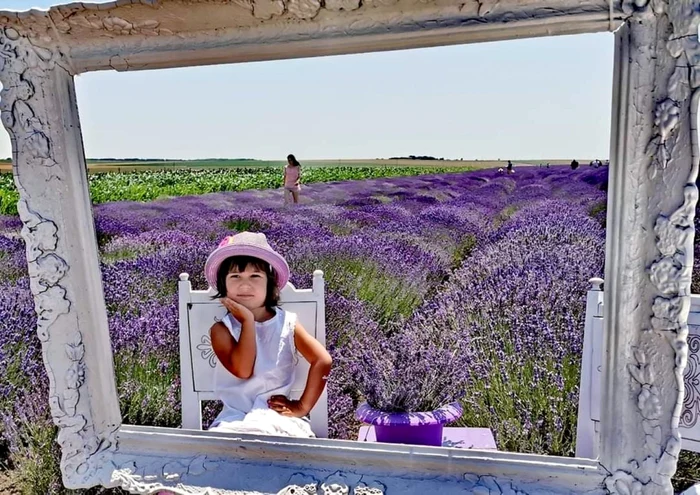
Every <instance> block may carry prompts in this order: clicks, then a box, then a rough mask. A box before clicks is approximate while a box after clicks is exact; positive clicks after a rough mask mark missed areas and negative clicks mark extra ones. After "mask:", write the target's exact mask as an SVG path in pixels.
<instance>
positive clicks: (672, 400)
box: [0, 0, 700, 494]
mask: <svg viewBox="0 0 700 495" xmlns="http://www.w3.org/2000/svg"><path fill="white" fill-rule="evenodd" d="M699 23H700V0H550V1H543V0H478V1H477V0H117V1H115V2H112V3H108V4H99V5H91V4H87V3H75V4H70V5H66V6H63V7H54V8H52V9H50V10H49V11H30V12H27V13H14V12H3V11H0V81H1V82H2V85H3V90H2V93H1V98H2V99H1V101H0V110H1V111H2V122H3V124H4V126H5V127H6V129H7V130H8V132H9V134H10V136H11V140H12V146H13V170H14V176H15V182H16V185H17V188H18V189H19V192H20V202H19V208H18V209H19V214H20V217H21V220H22V223H23V229H22V236H23V237H24V240H25V242H26V246H27V261H28V264H29V274H30V278H31V290H32V293H33V296H34V301H35V307H36V311H37V314H38V323H37V334H38V336H39V338H40V339H41V341H42V344H43V357H44V362H45V364H46V368H47V371H48V375H49V378H50V398H49V400H50V406H51V413H52V416H53V419H54V421H55V423H56V424H57V425H58V426H59V427H60V433H59V437H58V442H59V444H60V446H61V450H62V461H61V468H62V475H63V482H64V484H65V485H66V486H68V487H73V488H77V487H89V486H95V485H104V486H120V487H122V488H124V489H126V490H129V491H131V492H133V493H155V492H157V491H158V490H160V489H162V488H163V487H171V491H174V492H180V493H223V492H224V491H225V490H234V491H235V493H289V494H291V493H296V494H299V493H303V494H312V493H317V492H318V493H324V494H335V493H338V494H341V493H355V494H389V493H390V494H409V493H431V492H433V493H440V494H450V493H478V494H492V493H504V494H522V493H532V494H535V493H537V494H547V493H620V494H656V493H672V488H671V483H670V479H671V476H672V474H673V473H674V471H675V467H676V460H677V456H678V452H679V450H680V441H681V439H680V437H679V433H678V424H679V414H680V410H681V407H682V404H683V370H684V367H685V365H686V360H687V353H688V346H687V339H686V337H687V315H688V307H689V294H690V277H691V270H692V265H693V240H694V213H695V206H696V202H697V197H698V192H697V188H696V186H695V180H696V177H697V172H698V160H699V152H698V132H697V107H698V100H700V96H699V95H700V43H699V42H698V24H699ZM600 31H614V32H615V44H616V47H615V71H614V74H615V76H614V82H613V112H612V140H611V141H612V145H611V156H610V159H611V162H610V163H611V165H610V181H609V198H608V218H607V230H608V238H607V251H606V267H605V281H606V287H605V322H606V328H605V335H606V344H607V349H608V352H607V356H606V358H605V360H604V366H603V376H604V380H603V385H602V412H601V428H602V432H601V438H602V444H601V445H600V458H599V459H597V460H591V459H575V458H562V457H550V456H540V455H526V454H515V453H506V452H492V451H489V452H487V451H463V450H458V449H451V448H434V447H409V446H397V445H386V444H363V443H359V442H352V441H340V440H294V439H280V438H275V437H266V438H263V437H246V436H244V435H236V436H231V435H228V436H227V435H222V434H218V435H217V434H213V433H209V432H206V431H203V432H202V431H190V430H179V429H168V428H149V427H137V426H130V425H123V424H122V422H121V418H120V413H119V404H118V399H117V393H116V387H115V378H114V370H113V364H112V355H111V346H110V341H109V333H108V328H107V317H106V311H105V303H104V297H103V290H102V284H101V276H100V269H99V264H98V252H97V244H96V239H95V229H94V222H93V219H92V210H91V203H90V197H89V191H88V183H87V172H86V163H85V156H84V152H83V146H82V136H81V131H80V122H79V119H78V109H77V104H76V98H75V90H74V83H73V77H74V76H75V75H76V74H80V73H83V72H87V71H95V70H106V69H116V70H138V69H141V70H142V69H152V68H164V67H179V66H188V65H204V64H219V63H232V62H246V61H253V60H272V59H282V58H290V57H311V56H319V55H331V54H343V53H359V52H369V51H380V50H391V49H401V48H414V47H427V46H438V45H448V44H457V43H472V42H480V41H493V40H503V39H513V38H521V37H532V36H550V35H562V34H576V33H587V32H600ZM458 63H465V64H466V63H469V61H468V60H461V61H458ZM572 90H575V89H574V88H572ZM513 91H517V87H514V88H513ZM206 487H211V488H206Z"/></svg>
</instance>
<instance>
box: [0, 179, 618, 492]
mask: <svg viewBox="0 0 700 495" xmlns="http://www.w3.org/2000/svg"><path fill="white" fill-rule="evenodd" d="M606 180H607V179H606V170H605V169H601V170H592V169H584V170H578V171H571V170H569V169H567V168H558V167H555V168H552V169H524V168H522V169H519V170H518V173H517V174H515V175H513V176H502V175H498V174H497V173H496V172H495V171H479V172H470V173H460V174H446V175H435V176H421V177H412V178H396V179H377V180H366V181H356V182H334V183H325V184H315V185H311V186H309V187H306V188H305V189H304V198H305V203H304V204H303V205H301V206H299V207H284V206H280V204H281V202H282V198H281V193H280V192H279V191H270V190H268V191H246V192H239V193H218V194H210V195H205V196H196V197H182V198H176V199H172V200H167V201H158V202H153V203H146V204H144V203H111V204H105V205H100V206H98V207H97V208H96V211H95V221H96V228H97V234H98V241H99V245H100V253H101V256H102V261H103V264H102V270H103V281H104V291H105V298H106V302H107V308H108V316H109V323H110V332H111V336H112V342H113V347H114V354H115V367H116V371H117V381H118V390H119V394H120V400H121V406H122V414H123V417H124V421H125V422H129V423H136V424H154V425H163V426H178V424H179V414H180V406H179V383H178V380H179V378H178V375H179V359H178V321H177V295H176V290H177V277H178V275H179V273H181V272H188V273H190V274H191V280H192V281H193V284H194V286H195V288H204V280H203V276H202V267H203V265H204V261H205V259H206V256H207V255H208V253H209V252H210V251H211V249H212V248H213V247H214V246H215V245H216V243H217V241H218V239H220V238H221V237H222V236H224V235H226V234H229V233H231V232H232V231H240V230H256V231H262V232H265V233H266V234H267V235H268V238H269V240H270V242H271V244H273V245H274V246H275V247H276V248H277V249H279V250H280V251H281V252H282V253H283V254H284V255H285V256H286V257H287V259H288V261H289V263H290V266H291V268H292V272H293V274H294V277H293V283H295V284H296V285H297V286H308V285H309V284H310V274H311V272H312V271H313V270H314V269H317V268H320V269H322V270H324V271H325V272H326V278H327V288H328V291H327V296H326V301H327V310H326V311H327V313H326V314H327V334H328V336H327V340H328V347H329V349H330V351H331V353H332V355H333V357H334V361H335V366H334V369H333V371H332V374H331V378H330V381H329V409H330V410H329V413H330V418H329V426H330V432H331V436H333V437H336V438H353V437H354V436H355V435H356V428H357V423H356V421H355V420H354V409H355V407H356V405H357V402H358V400H360V399H361V397H360V394H359V392H358V384H363V385H364V386H372V383H373V382H372V376H373V375H374V373H375V372H376V373H384V374H386V373H395V374H399V375H400V378H401V381H402V383H405V386H403V387H401V390H393V389H386V390H380V391H379V394H378V395H380V396H382V397H384V396H385V397H386V399H387V402H392V401H394V402H395V401H396V400H397V396H396V394H402V396H401V397H400V398H399V400H409V401H410V400H411V397H418V396H420V395H421V393H422V391H423V390H424V389H425V386H426V377H435V378H436V379H437V378H439V379H443V380H446V381H448V382H450V383H451V384H454V383H457V382H458V383H460V384H462V385H461V386H462V387H463V388H464V390H465V395H464V398H463V402H464V405H465V414H464V416H463V418H462V422H463V423H466V424H469V425H472V426H485V427H489V428H492V429H493V430H494V432H495V433H496V436H497V442H498V444H499V448H501V449H507V450H518V451H529V452H547V453H556V454H564V455H568V454H571V453H572V452H573V440H574V436H575V435H574V431H573V429H574V427H575V417H576V407H577V389H578V380H579V366H580V354H581V346H582V332H583V318H584V309H585V305H584V299H585V292H586V289H587V280H588V279H589V278H590V277H592V276H599V275H601V271H602V265H603V256H604V229H603V227H602V226H601V224H602V221H601V219H600V218H595V216H596V215H593V216H592V212H596V211H598V209H599V206H600V205H601V204H603V203H604V200H605V192H604V189H605V188H604V187H603V186H604V185H605V183H606ZM598 216H600V215H598ZM18 231H19V223H18V220H17V218H15V217H0V234H1V235H0V260H1V261H0V286H2V287H0V289H2V290H0V343H1V345H0V374H1V375H2V376H4V377H7V378H6V379H5V380H3V381H2V382H1V383H0V413H2V415H3V417H4V422H3V423H2V425H1V426H0V429H1V431H0V433H1V434H2V438H3V441H4V444H5V445H7V447H8V448H9V449H10V451H9V454H10V455H11V457H12V460H13V461H14V462H15V463H16V464H18V465H20V466H19V467H20V468H22V469H25V471H27V472H30V471H31V472H30V473H29V474H27V475H26V476H27V477H28V478H31V477H32V476H35V477H40V476H41V475H40V474H39V473H34V471H32V469H33V468H31V466H32V465H34V464H36V463H37V459H38V458H42V456H43V457H46V456H49V455H50V454H51V453H52V449H54V448H55V447H53V446H52V445H51V443H50V442H49V444H48V445H47V444H46V439H47V438H50V432H51V429H47V428H46V427H45V425H47V424H48V423H49V419H48V418H49V416H48V410H47V409H48V408H47V407H46V406H45V405H46V404H47V400H46V395H47V386H48V384H47V379H46V376H45V373H44V370H43V365H42V363H41V357H40V349H39V344H38V339H36V338H35V336H34V323H35V316H34V314H33V304H32V301H31V297H30V294H29V290H28V281H27V277H26V265H25V261H24V250H23V245H22V242H21V240H20V239H19V236H18ZM446 338H447V339H450V340H451V342H452V344H453V345H457V346H458V348H460V349H462V351H463V352H457V353H453V354H452V355H450V356H449V358H450V359H453V360H454V363H455V365H454V366H451V367H450V369H453V370H455V371H453V372H451V373H449V374H444V373H438V371H440V370H436V369H434V365H433V364H432V363H434V362H436V359H434V358H435V356H436V353H438V354H439V353H440V352H444V349H442V350H441V347H440V345H436V342H442V341H444V340H445V339H446ZM401 339H408V340H409V341H414V342H415V341H417V342H420V343H421V345H419V346H416V345H413V346H405V345H401ZM404 342H408V341H405V340H404ZM376 344H381V345H380V346H379V347H377V346H376ZM377 348H380V349H381V350H382V351H381V352H387V353H390V352H397V349H409V348H410V349H414V350H415V349H418V351H417V352H416V351H412V352H406V353H404V355H401V356H397V358H396V359H394V360H393V361H392V360H388V359H387V360H382V359H374V360H369V362H370V364H371V365H372V366H374V367H375V369H374V370H373V369H368V367H367V366H359V364H360V363H361V362H363V360H364V362H367V359H366V358H367V357H368V356H371V355H377V354H376V353H373V352H370V350H372V349H374V350H376V349H377ZM379 357H381V355H379ZM441 359H443V360H444V359H445V356H444V355H443V356H441ZM389 362H394V363H397V366H396V367H395V368H394V369H391V370H387V369H386V367H387V366H388V365H387V364H386V363H389ZM374 376H376V375H374ZM29 404H37V405H36V406H29ZM215 407H216V406H215V405H214V404H210V405H209V406H208V411H207V413H208V416H209V417H211V415H212V414H213V413H214V409H215ZM37 425H39V426H40V427H38V426H37ZM47 431H49V433H46V432H47ZM53 453H55V452H53ZM46 462H51V461H46ZM53 462H54V464H55V460H54V461H53ZM43 469H44V472H46V466H44V467H43ZM44 476H45V475H44ZM31 479H32V480H33V479H34V478H31ZM31 482H32V483H41V481H40V480H39V481H36V480H35V481H31Z"/></svg>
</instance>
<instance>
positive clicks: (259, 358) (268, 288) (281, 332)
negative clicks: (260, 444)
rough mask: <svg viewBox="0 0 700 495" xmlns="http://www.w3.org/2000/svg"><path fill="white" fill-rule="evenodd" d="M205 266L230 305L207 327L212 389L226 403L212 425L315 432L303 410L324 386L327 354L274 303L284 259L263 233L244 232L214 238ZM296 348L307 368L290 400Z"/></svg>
mask: <svg viewBox="0 0 700 495" xmlns="http://www.w3.org/2000/svg"><path fill="white" fill-rule="evenodd" d="M204 273H205V276H206V279H207V281H208V282H209V285H210V286H211V287H214V288H216V290H217V294H216V296H215V297H217V298H220V300H221V303H222V304H223V306H224V307H225V308H226V309H227V310H228V313H227V314H226V316H225V317H224V319H223V320H222V321H221V322H218V323H215V324H214V325H213V326H212V327H211V330H210V335H211V343H212V347H213V348H214V352H215V353H216V357H217V358H218V363H217V365H216V369H215V371H214V390H215V392H216V394H217V395H218V397H219V399H220V400H221V401H222V402H223V404H224V408H223V410H222V411H221V413H220V414H219V415H218V416H217V418H216V419H215V420H214V422H213V423H212V426H211V428H210V430H217V431H228V432H237V433H257V434H263V435H288V436H295V437H313V436H314V434H313V432H312V431H311V427H310V426H309V422H308V420H307V419H305V418H304V417H305V416H307V415H308V414H309V411H311V409H312V408H313V407H314V405H315V404H316V401H318V398H319V397H320V396H321V393H322V392H323V388H324V387H325V385H326V379H327V377H328V373H329V372H330V369H331V357H330V355H329V354H328V351H326V349H325V348H324V347H323V346H322V345H321V344H320V343H319V342H318V341H317V340H316V339H314V338H313V337H312V336H311V335H309V333H307V332H306V330H304V327H303V326H302V325H301V323H300V322H299V321H298V320H297V316H296V314H294V313H290V312H288V311H285V310H283V309H281V308H279V307H278V306H277V304H278V302H279V291H280V290H281V289H282V288H283V287H284V286H285V285H286V284H287V280H289V267H288V266H287V262H286V261H285V259H284V258H283V257H282V256H281V255H280V254H278V253H277V252H276V251H274V250H273V249H272V248H271V247H270V245H269V244H268V243H267V238H266V237H265V234H257V233H252V232H242V233H240V234H236V235H233V236H229V237H226V238H225V239H224V240H223V241H222V242H221V243H220V244H219V247H218V248H216V250H214V252H212V253H211V255H209V258H208V259H207V262H206V265H205V267H204ZM296 351H299V353H300V354H301V355H302V356H303V357H304V358H305V359H306V360H307V361H308V362H309V364H310V365H311V368H310V369H309V375H308V378H307V381H306V388H305V389H304V393H303V394H302V396H301V398H300V399H299V400H291V399H289V393H290V391H291V388H292V384H293V382H294V365H295V361H296V359H297V358H296Z"/></svg>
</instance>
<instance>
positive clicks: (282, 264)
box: [204, 244, 289, 290]
mask: <svg viewBox="0 0 700 495" xmlns="http://www.w3.org/2000/svg"><path fill="white" fill-rule="evenodd" d="M231 256H250V257H252V258H259V259H261V260H263V261H266V262H268V263H269V264H270V267H272V269H273V270H274V272H275V274H276V275H277V287H278V288H279V289H280V290H282V289H283V288H284V286H285V285H287V282H288V281H289V265H287V262H286V261H285V259H284V258H283V257H282V256H280V255H279V254H277V253H276V252H275V251H272V250H271V249H265V248H262V247H259V246H250V245H241V244H238V245H227V246H222V247H220V248H217V249H215V250H214V252H213V253H211V254H210V255H209V258H207V262H206V263H205V265H204V276H205V278H206V279H207V282H209V286H210V287H213V288H215V289H216V274H217V273H218V271H219V267H220V266H221V263H222V262H223V261H224V260H225V259H226V258H230V257H231Z"/></svg>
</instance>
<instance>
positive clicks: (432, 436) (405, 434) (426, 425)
mask: <svg viewBox="0 0 700 495" xmlns="http://www.w3.org/2000/svg"><path fill="white" fill-rule="evenodd" d="M461 415H462V406H461V405H460V404H459V403H458V402H453V403H452V404H448V405H446V406H443V407H441V408H440V409H436V410H435V411H430V412H410V413H389V412H384V411H379V410H378V409H374V408H373V407H371V406H370V405H369V404H367V403H366V402H365V403H364V404H362V405H360V407H358V408H357V419H359V420H360V421H363V422H365V423H368V424H371V425H373V426H374V431H375V434H376V436H377V441H378V442H384V443H407V444H412V445H436V446H441V445H442V428H443V426H444V425H445V424H447V423H451V422H452V421H454V420H456V419H458V418H459V417H460V416H461Z"/></svg>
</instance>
